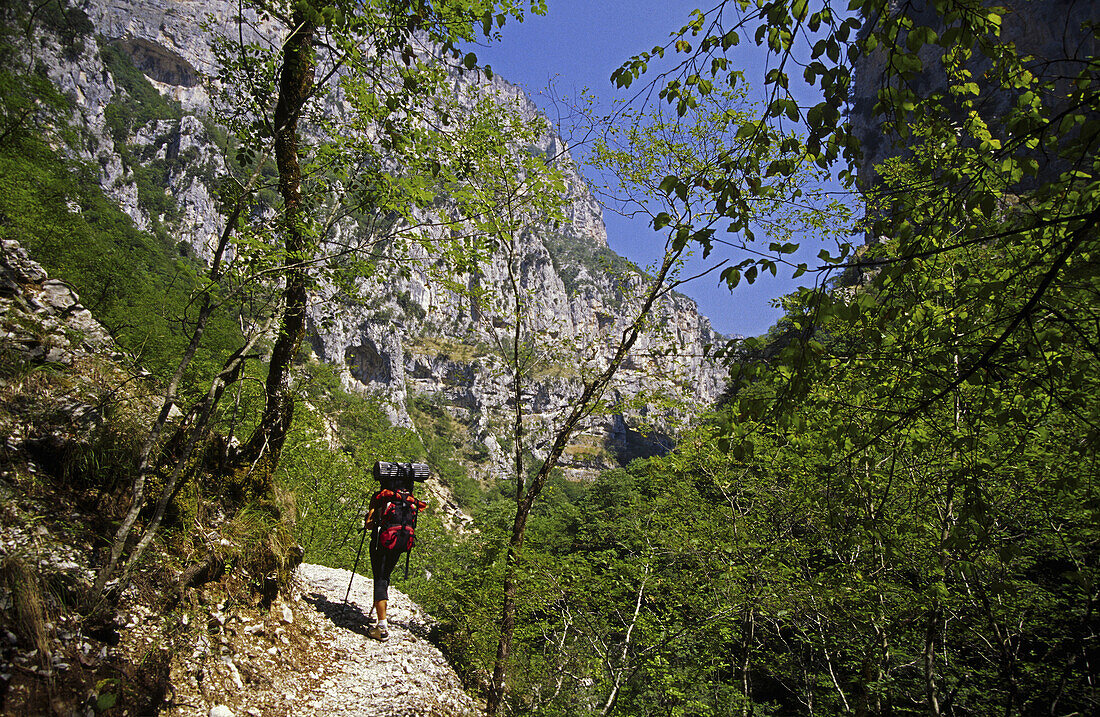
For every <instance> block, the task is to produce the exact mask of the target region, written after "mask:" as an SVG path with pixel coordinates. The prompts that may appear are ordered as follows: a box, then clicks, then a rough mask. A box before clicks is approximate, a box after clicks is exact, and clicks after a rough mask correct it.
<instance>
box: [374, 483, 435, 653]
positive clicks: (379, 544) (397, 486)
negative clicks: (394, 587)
mask: <svg viewBox="0 0 1100 717" xmlns="http://www.w3.org/2000/svg"><path fill="white" fill-rule="evenodd" d="M374 477H375V478H377V479H378V480H379V481H380V482H381V484H382V486H381V488H380V489H379V491H378V492H377V493H375V494H374V496H372V497H371V499H370V505H369V506H368V509H367V517H366V520H365V521H364V525H363V527H364V528H365V529H366V530H369V531H371V541H370V568H371V575H372V576H373V578H374V613H375V617H376V618H377V621H376V622H375V623H374V625H373V626H372V627H371V628H370V629H369V630H367V636H368V637H372V638H374V639H375V640H380V641H382V642H385V641H386V640H388V639H389V637H390V633H389V622H388V621H387V620H386V603H387V601H388V600H389V588H390V574H391V573H393V569H394V568H395V567H397V563H398V561H399V560H400V559H401V554H402V553H405V577H406V578H407V577H408V576H409V563H408V554H409V551H411V550H412V547H413V542H414V540H415V535H416V517H417V515H418V514H419V513H420V511H422V510H424V508H426V507H427V503H424V502H423V501H419V500H417V499H416V498H415V497H413V494H412V487H413V482H414V481H422V480H425V479H427V477H428V467H427V466H426V465H424V464H422V463H406V464H400V463H381V462H379V463H375V464H374Z"/></svg>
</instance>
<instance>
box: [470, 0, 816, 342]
mask: <svg viewBox="0 0 1100 717" xmlns="http://www.w3.org/2000/svg"><path fill="white" fill-rule="evenodd" d="M547 4H548V12H547V14H546V15H545V16H541V17H540V16H537V15H528V17H527V18H526V20H525V22H523V23H509V24H507V25H505V27H504V28H503V30H502V34H503V38H502V40H501V42H499V43H496V44H494V45H491V46H488V47H478V48H475V50H476V52H477V55H478V59H479V60H480V61H481V62H482V63H487V64H489V65H490V66H491V67H492V68H493V70H494V72H496V73H497V74H499V75H500V76H502V77H503V78H505V79H506V80H509V81H510V82H513V83H515V84H518V85H520V86H522V87H523V88H524V89H526V90H527V92H528V94H530V95H531V96H532V97H533V98H534V100H535V102H536V103H538V104H539V105H540V106H542V107H543V108H544V109H547V108H548V107H549V100H548V97H547V95H545V94H540V92H541V91H543V90H545V89H546V88H547V86H548V85H550V84H551V83H553V85H554V88H555V94H558V95H563V96H568V97H575V96H577V95H578V94H579V92H580V90H581V89H583V88H588V90H589V91H590V92H591V93H592V94H594V95H596V96H597V97H599V98H601V100H604V101H607V102H610V101H611V100H613V99H615V98H616V97H623V96H624V93H622V92H621V91H617V90H616V89H615V88H614V86H613V85H612V83H611V81H610V79H609V78H610V75H611V73H612V72H613V71H614V70H615V69H616V68H618V67H619V66H620V65H621V64H622V63H623V62H624V61H625V60H627V59H629V58H630V57H632V56H633V55H636V54H638V53H639V52H642V51H645V50H649V49H651V48H652V47H653V46H654V45H663V44H664V43H665V42H666V41H667V40H668V37H669V33H670V32H672V31H674V30H677V29H679V28H680V27H682V26H683V25H684V24H685V23H686V22H687V21H688V20H689V17H690V14H691V11H692V9H693V8H695V7H702V8H703V9H710V8H711V7H712V5H709V4H708V5H703V6H700V5H698V4H697V3H695V2H682V1H680V0H668V1H665V2H659V1H656V0H548V3H547ZM734 51H735V52H736V53H737V54H732V53H731V59H732V61H733V63H732V64H733V65H734V66H737V67H740V68H741V69H742V70H744V72H745V75H746V77H747V78H748V80H749V82H750V84H753V85H755V86H759V85H760V84H762V83H761V80H760V79H759V78H762V76H763V69H762V68H763V65H762V63H763V53H762V52H761V51H760V50H759V48H757V47H756V46H755V45H752V44H751V43H748V44H745V45H742V46H740V47H737V48H734ZM754 78H755V81H754ZM548 114H549V115H550V117H551V119H552V120H553V118H554V114H553V113H552V112H549V111H548ZM604 218H605V221H606V222H607V225H608V226H607V231H608V241H609V243H610V244H611V248H612V249H614V250H615V251H616V252H618V253H619V254H622V255H623V256H626V257H627V258H629V259H630V260H632V261H634V262H635V263H637V264H640V265H643V266H645V265H648V264H650V263H651V262H652V261H654V260H655V259H656V258H658V257H659V256H660V251H661V247H662V245H663V239H661V238H660V237H658V236H657V235H656V234H655V232H653V230H652V229H651V228H649V227H648V226H647V225H646V224H645V223H644V222H640V221H635V222H632V221H630V220H627V219H624V218H622V217H619V216H617V215H615V214H614V213H612V212H610V211H605V213H604ZM817 251H818V248H817V247H809V246H807V247H805V251H804V252H803V253H804V254H807V255H808V256H811V257H812V256H816V254H817ZM803 281H805V279H803ZM798 283H800V282H798V281H792V280H790V278H789V272H788V274H787V275H786V276H784V274H783V272H780V273H779V276H778V277H776V278H773V277H771V276H770V275H767V276H765V277H763V278H761V279H758V280H757V282H756V283H755V284H753V285H747V284H745V283H742V284H741V285H739V286H738V287H737V288H736V289H735V290H734V291H733V292H730V290H729V289H728V288H726V287H725V285H719V284H718V279H717V273H715V274H714V275H712V276H707V277H704V278H702V279H698V280H696V281H694V282H692V283H690V284H687V285H686V286H684V287H682V288H681V291H683V293H685V294H687V295H688V296H691V297H692V298H693V299H695V300H696V301H697V302H698V303H699V306H700V309H701V311H702V313H703V314H704V315H706V316H707V317H709V318H710V320H711V322H712V323H713V325H714V327H715V328H716V329H717V330H718V331H720V332H722V333H724V334H727V335H728V334H743V335H747V336H753V335H758V334H762V333H764V332H765V331H767V329H768V327H769V326H771V325H772V324H773V323H774V322H775V321H776V319H778V318H779V317H780V315H781V312H780V311H779V310H778V309H775V308H773V307H772V306H771V305H770V303H771V301H772V299H774V298H775V297H778V296H782V295H784V294H787V293H789V292H790V291H792V290H793V289H794V288H795V287H796V286H797V285H798Z"/></svg>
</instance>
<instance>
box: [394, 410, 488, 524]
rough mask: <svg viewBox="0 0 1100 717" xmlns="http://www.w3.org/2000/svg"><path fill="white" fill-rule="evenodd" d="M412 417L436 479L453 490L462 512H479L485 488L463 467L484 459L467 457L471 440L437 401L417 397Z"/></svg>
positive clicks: (472, 456)
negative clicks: (473, 510)
mask: <svg viewBox="0 0 1100 717" xmlns="http://www.w3.org/2000/svg"><path fill="white" fill-rule="evenodd" d="M409 416H410V417H411V418H412V419H413V423H414V424H416V429H417V431H418V433H419V434H420V436H421V439H422V440H423V443H424V451H425V457H426V458H427V461H428V465H430V466H431V467H432V470H433V471H434V474H435V475H436V477H437V478H438V479H439V481H440V482H441V483H443V485H445V486H447V487H448V488H450V490H451V492H452V493H453V494H454V496H455V500H457V501H458V504H459V505H460V506H462V508H463V509H465V510H472V509H474V508H476V507H477V506H478V505H479V504H480V503H481V501H482V497H483V496H482V488H481V486H480V485H479V484H478V482H477V480H476V479H474V478H473V477H472V476H471V475H470V473H469V471H468V470H467V469H466V467H465V465H463V463H464V462H466V461H473V460H478V459H484V457H485V456H484V455H471V454H469V453H468V451H469V450H471V446H470V440H469V436H468V435H467V433H466V431H465V430H464V429H463V428H462V426H461V425H460V424H459V423H458V421H456V420H455V419H454V417H453V416H452V415H451V414H450V413H449V412H448V411H447V408H446V407H445V406H444V405H443V403H442V402H441V400H440V399H439V398H438V397H433V396H428V395H423V394H421V395H417V396H414V397H413V398H412V401H411V405H410V406H409Z"/></svg>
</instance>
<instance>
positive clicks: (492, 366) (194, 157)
mask: <svg viewBox="0 0 1100 717" xmlns="http://www.w3.org/2000/svg"><path fill="white" fill-rule="evenodd" d="M74 4H75V5H78V6H79V7H80V8H81V9H82V10H83V12H84V13H86V15H87V18H88V19H89V20H90V21H91V25H92V26H93V27H94V31H93V32H92V33H91V34H90V36H88V37H87V38H85V40H84V42H83V43H82V45H81V46H73V45H69V46H63V45H64V43H63V42H61V41H59V40H58V38H57V37H53V36H44V37H42V38H40V42H39V43H38V44H37V46H36V47H35V49H34V50H33V51H34V52H35V53H36V54H38V55H39V56H40V57H39V59H41V60H42V61H43V62H44V63H45V65H46V66H47V67H48V72H49V75H50V78H51V79H52V80H53V81H54V82H55V84H56V85H57V86H58V87H60V88H61V89H62V91H64V92H66V93H68V94H69V95H70V96H71V97H72V98H73V99H74V101H75V107H76V115H77V116H76V117H75V118H74V119H75V121H76V123H77V124H78V125H79V126H80V127H82V132H83V134H84V135H85V140H84V142H83V143H82V146H81V149H80V154H81V156H80V157H79V159H82V160H84V161H87V162H89V163H92V164H94V165H95V166H96V167H97V168H98V170H99V177H100V183H101V185H102V187H103V190H104V191H105V192H106V193H107V194H108V195H109V196H111V197H112V198H113V199H114V200H115V201H117V203H118V204H119V206H120V207H121V208H122V209H123V211H125V212H126V213H127V214H128V215H129V216H130V217H131V218H132V219H133V220H134V222H135V223H136V224H137V225H138V226H139V227H142V228H144V229H148V230H150V231H154V232H160V233H163V234H166V235H167V236H169V237H171V239H173V240H175V241H176V242H178V246H179V248H180V250H181V252H186V253H191V254H193V255H195V256H197V257H199V258H204V259H205V258H209V256H210V254H211V247H212V245H213V242H214V241H215V239H216V237H217V236H218V235H219V234H220V232H221V230H222V228H223V227H224V218H223V217H222V215H221V214H219V212H218V209H217V202H216V200H215V195H214V191H213V186H214V181H215V178H216V177H217V176H218V175H219V173H220V172H221V171H222V170H223V169H224V166H225V165H224V158H223V157H224V153H223V150H222V149H219V146H224V144H223V145H219V142H218V141H217V134H218V131H219V130H218V127H217V126H216V123H214V122H213V121H212V120H211V119H210V118H209V113H210V108H211V102H210V96H209V94H208V92H207V86H206V85H205V84H204V81H205V80H206V79H207V78H208V77H209V76H210V75H211V74H212V73H213V71H214V68H215V65H214V56H213V54H212V51H211V48H210V46H209V38H210V32H209V31H210V27H211V26H212V27H214V28H215V29H217V28H218V27H219V25H220V26H222V27H225V26H226V24H227V23H230V22H231V18H232V16H233V13H234V8H236V3H228V2H224V0H181V1H178V2H167V1H166V0H96V1H93V2H85V3H83V4H82V5H80V4H79V3H74ZM254 32H255V33H257V37H258V38H261V39H266V40H268V41H274V42H277V41H278V40H279V38H278V37H266V38H265V37H263V35H264V32H265V30H264V28H263V27H262V26H260V27H258V28H257V29H254ZM111 53H114V55H115V56H116V57H124V58H125V59H126V60H127V61H128V62H130V63H132V65H133V67H134V68H136V69H137V70H138V71H140V73H142V75H143V76H144V79H145V80H147V81H148V82H149V83H151V84H152V86H153V87H155V88H156V90H157V91H158V92H159V93H160V94H161V95H162V96H163V97H166V98H169V99H171V100H173V101H176V102H178V103H179V113H178V116H170V117H154V118H143V117H142V116H141V113H140V112H138V111H131V110H132V108H130V109H127V110H126V112H127V114H126V116H127V117H128V118H129V119H130V126H126V125H121V126H120V123H119V120H118V117H119V115H120V107H121V106H123V105H125V104H126V103H132V102H133V96H132V94H130V95H128V94H127V92H126V88H124V87H122V84H123V82H122V79H121V75H120V73H119V71H118V70H117V68H116V69H113V68H112V66H111V65H110V63H109V62H108V58H109V56H110V55H111ZM453 82H454V88H455V91H456V93H460V94H464V95H467V96H475V97H476V96H484V95H486V94H487V95H491V96H494V97H496V98H498V100H499V101H500V102H502V103H507V104H509V105H511V106H513V107H517V108H519V111H520V112H521V114H523V115H524V116H526V117H531V116H534V115H535V114H537V112H538V110H537V108H536V107H535V106H534V104H533V103H532V102H531V101H530V100H529V99H528V98H527V97H526V96H524V95H523V94H522V92H520V91H519V90H518V89H517V88H515V87H514V86H512V85H510V84H508V83H507V82H505V81H503V80H501V79H499V78H494V79H492V80H486V79H484V78H479V79H474V78H473V77H472V75H466V76H463V77H455V78H454V80H453ZM470 87H475V88H476V91H475V92H474V93H473V95H469V93H468V92H465V90H469V89H470ZM326 101H327V102H329V103H330V104H331V107H332V111H333V112H334V113H338V112H339V111H340V101H339V98H332V99H330V100H326ZM326 106H327V105H326ZM223 142H224V140H223ZM526 151H535V152H538V153H541V154H543V155H545V156H546V157H548V158H550V157H555V158H557V159H556V161H558V162H559V163H560V166H561V167H562V168H563V171H564V172H565V176H566V184H567V187H568V189H567V192H568V201H567V204H566V207H565V221H564V222H563V223H561V224H560V225H559V226H557V227H553V226H550V225H547V226H545V227H542V228H538V229H536V230H533V231H528V232H525V233H524V235H523V236H522V238H521V240H520V247H519V255H520V261H519V262H518V266H519V270H520V276H519V283H520V285H521V286H522V287H523V289H524V290H525V291H526V292H527V294H528V296H530V297H531V311H530V313H531V315H532V316H533V317H534V318H533V320H532V323H533V329H534V330H535V331H536V332H537V333H538V334H539V335H541V336H542V337H543V339H542V340H543V341H544V342H547V343H548V344H552V345H554V346H558V347H563V348H564V347H574V348H575V350H574V352H573V353H570V352H569V351H565V350H563V351H561V352H560V355H559V356H558V358H556V359H554V360H551V361H550V362H549V363H548V364H547V365H544V366H543V367H542V368H541V369H540V370H538V371H537V372H536V373H535V378H534V380H533V381H532V382H531V383H530V384H529V385H528V387H527V390H526V391H525V393H524V396H523V400H524V401H525V402H526V403H527V409H528V411H529V414H530V425H529V427H528V431H529V432H531V433H533V434H534V454H535V457H540V449H541V448H542V447H545V446H546V441H547V438H548V436H549V430H550V428H551V426H552V425H553V424H554V422H555V420H556V419H557V418H558V417H560V416H561V415H562V413H563V411H564V410H565V408H566V406H567V405H568V402H569V399H570V397H571V396H572V395H573V394H574V393H576V392H577V390H578V387H579V384H580V380H579V379H580V377H581V376H582V375H583V374H584V373H585V372H586V371H591V370H596V369H598V368H599V367H601V366H603V365H606V362H607V360H608V359H609V357H610V352H611V349H612V347H613V345H614V343H615V342H616V340H617V339H618V337H619V336H620V335H621V334H622V331H623V329H624V328H625V326H626V325H627V323H628V322H629V321H630V318H631V316H632V314H633V313H636V311H637V307H638V305H639V304H638V298H637V297H636V296H635V293H636V290H637V289H638V287H639V286H640V285H641V284H642V283H643V281H644V278H643V274H642V273H640V272H639V271H638V270H637V269H636V268H634V267H632V266H630V265H629V264H628V263H627V262H625V261H624V260H623V259H621V258H620V257H617V256H616V255H615V254H614V253H613V252H611V250H610V249H609V248H608V245H607V236H606V230H605V227H604V224H603V220H602V215H601V209H600V206H599V204H598V203H597V201H596V200H595V198H594V196H593V195H592V193H591V192H590V190H589V188H588V185H587V183H586V181H585V180H584V178H583V176H582V175H581V173H580V171H579V169H578V168H577V166H576V165H575V163H574V162H573V160H572V159H571V158H570V157H569V155H568V151H567V148H566V147H565V146H564V144H563V143H562V140H561V139H560V138H559V137H557V136H556V135H554V134H553V133H552V132H547V133H545V134H544V135H543V136H542V137H540V138H539V140H538V141H537V142H536V143H535V146H534V147H528V148H526ZM141 166H153V167H157V168H158V172H157V174H156V176H157V179H156V181H154V182H153V183H152V185H150V180H149V173H148V172H145V173H142V172H140V171H139V167H141ZM161 194H163V195H164V196H163V197H162V196H161ZM151 198H152V200H151ZM153 200H155V201H153ZM421 258H422V260H423V261H424V265H425V266H428V265H430V264H431V262H432V257H431V256H428V255H427V254H425V255H424V256H422V257H421ZM612 267H614V269H615V270H611V269H612ZM506 269H507V267H506V265H505V263H504V260H503V258H502V257H499V256H498V257H492V258H490V259H489V260H488V261H487V262H484V263H483V264H482V265H481V266H480V267H479V269H478V272H477V277H476V278H473V279H471V278H470V277H466V280H468V281H472V280H476V281H479V282H484V283H488V284H491V283H493V282H499V281H501V280H502V277H504V276H505V274H506ZM624 272H625V273H624ZM359 288H360V289H361V291H362V293H363V295H364V296H366V297H367V298H366V300H364V301H345V300H342V296H341V295H340V293H339V292H338V291H337V290H336V289H335V288H331V287H330V288H326V287H324V286H322V287H321V289H320V290H319V291H318V295H317V300H316V301H315V302H314V303H313V305H312V306H311V309H310V316H309V324H310V331H311V336H310V338H309V341H310V343H311V345H312V347H313V349H314V351H315V353H316V356H317V357H318V358H319V359H321V360H323V361H326V362H329V363H331V364H333V365H334V366H336V367H337V368H338V371H339V372H340V375H341V376H342V380H343V382H344V384H345V386H346V387H347V388H349V389H352V390H355V391H360V392H363V393H367V394H370V395H373V396H377V397H380V398H381V399H383V401H384V402H385V404H386V406H387V411H388V413H389V415H390V418H391V420H392V421H393V422H395V423H397V424H400V425H406V426H410V427H412V426H414V425H415V422H414V418H415V417H416V416H417V415H423V410H418V409H417V406H420V407H421V408H423V407H424V406H431V407H435V408H441V409H442V410H444V411H445V412H447V413H448V414H449V415H451V416H452V417H453V418H454V419H456V420H457V422H458V424H459V425H460V426H461V432H462V433H464V434H465V436H464V440H465V442H466V444H467V456H468V457H469V459H470V460H469V461H468V467H470V468H471V469H473V470H474V471H475V472H476V473H477V474H479V475H481V476H482V477H488V476H493V475H505V474H506V473H507V470H506V465H507V461H508V458H507V456H508V454H509V452H510V450H509V448H508V447H507V440H508V438H507V434H508V428H507V426H508V423H507V414H508V413H509V412H510V411H511V408H510V406H509V404H508V399H507V397H508V395H509V393H510V389H509V386H508V375H507V370H506V368H507V367H506V363H505V360H504V359H503V357H501V356H500V355H499V352H498V351H496V350H495V349H494V347H493V344H494V336H495V332H496V331H497V330H498V329H499V328H500V326H499V325H494V321H496V322H497V323H499V319H496V320H494V318H493V317H491V316H487V315H485V314H484V313H482V312H479V311H478V307H477V306H476V305H475V304H474V303H473V302H471V300H470V299H469V298H468V297H465V296H464V295H460V294H457V293H455V292H453V291H450V290H449V289H448V288H447V287H446V286H444V285H442V284H440V283H439V282H438V281H435V280H433V279H432V274H431V272H430V271H427V270H424V271H417V270H413V271H412V272H410V273H409V274H408V275H405V276H396V277H387V278H386V280H384V281H383V280H362V281H361V282H360V287H359ZM653 318H654V322H653V324H654V326H656V327H658V328H659V330H657V331H654V332H652V333H650V334H648V335H646V336H644V337H643V338H642V339H640V340H639V341H638V343H637V344H636V345H635V347H634V349H633V351H632V353H631V355H630V357H629V358H628V359H627V361H626V363H625V364H624V367H623V370H622V371H621V372H620V375H619V377H618V379H617V380H616V382H615V383H614V385H613V387H612V389H611V391H610V395H609V396H608V397H607V399H608V403H609V404H610V405H611V408H610V409H609V410H608V411H606V412H605V414H604V415H599V416H594V417H593V418H591V419H590V420H589V421H588V422H587V423H586V424H585V425H584V426H583V428H582V430H581V432H580V435H579V436H578V437H577V438H576V439H575V441H574V445H573V446H571V447H570V449H569V450H568V451H567V453H566V459H565V460H566V464H565V469H566V473H567V475H571V476H573V477H586V476H591V475H593V474H594V471H596V470H600V469H605V468H608V467H611V466H613V465H615V464H616V463H617V462H620V463H621V462H624V461H626V460H629V459H630V458H632V457H636V456H642V455H650V454H654V453H658V452H661V451H663V450H667V449H668V447H669V446H670V445H671V443H670V442H671V440H672V439H671V438H670V437H669V436H670V435H671V434H672V432H673V429H674V426H675V424H676V422H677V420H679V419H680V418H683V417H684V416H685V415H686V413H685V409H684V408H683V406H692V407H695V408H698V407H705V406H707V405H709V404H710V403H712V402H713V400H714V399H715V398H716V397H717V396H718V395H719V394H720V392H721V390H722V388H723V385H724V372H723V371H722V370H721V369H719V368H718V367H717V366H716V365H715V364H713V363H711V362H710V361H709V360H707V359H705V358H704V353H705V347H706V346H707V345H709V344H712V343H714V342H715V341H716V340H718V339H719V338H720V337H718V336H716V334H715V333H714V332H713V330H712V329H711V327H710V323H709V321H708V320H707V319H706V318H705V317H703V316H701V315H700V314H699V312H698V310H697V307H696V305H695V303H694V302H693V301H691V300H690V299H688V298H687V297H684V296H682V295H678V294H674V293H670V294H667V295H666V296H665V297H664V298H663V299H662V300H661V301H660V303H659V304H658V306H657V307H656V308H655V309H654V311H653ZM666 398H667V399H672V401H671V402H664V401H663V400H662V399H666ZM627 404H630V405H629V407H628V406H627ZM670 406H673V407H670ZM675 406H678V407H675Z"/></svg>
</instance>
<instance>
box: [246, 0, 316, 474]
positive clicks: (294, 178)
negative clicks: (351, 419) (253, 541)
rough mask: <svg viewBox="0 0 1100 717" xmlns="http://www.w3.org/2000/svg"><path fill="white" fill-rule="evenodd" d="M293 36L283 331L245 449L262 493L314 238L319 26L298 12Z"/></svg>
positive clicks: (284, 81)
mask: <svg viewBox="0 0 1100 717" xmlns="http://www.w3.org/2000/svg"><path fill="white" fill-rule="evenodd" d="M292 23H293V28H292V30H291V34H290V37H288V38H287V40H286V43H285V44H284V45H283V66H282V72H281V74H280V77H279V98H278V101H277V103H276V105H275V117H274V120H275V122H274V127H275V162H276V165H277V166H278V169H279V192H280V194H282V198H283V232H284V248H285V251H286V256H285V258H284V259H283V274H284V278H285V281H286V286H285V288H284V290H283V315H282V320H281V321H280V325H279V334H278V336H277V338H276V339H275V345H274V347H273V348H272V351H271V361H270V364H269V369H268V375H267V382H266V384H265V388H264V412H263V416H262V417H261V419H260V424H259V425H258V426H257V427H256V430H255V431H254V432H253V433H252V436H251V438H249V440H248V443H247V444H246V445H245V447H244V450H243V451H242V459H243V462H247V463H250V464H252V465H256V464H257V463H258V462H259V461H260V459H264V463H263V465H261V466H260V468H259V472H258V474H257V475H256V476H255V477H254V478H253V479H252V480H251V484H252V485H254V486H257V487H258V488H259V490H260V492H265V491H266V489H267V488H268V487H269V483H270V479H271V476H272V475H274V472H275V466H276V464H277V463H278V460H279V454H280V453H281V452H282V447H283V443H284V441H285V440H286V436H287V433H288V432H289V430H290V423H291V420H292V418H293V414H294V396H293V394H292V392H291V370H290V369H291V364H292V363H293V361H294V357H295V356H296V355H297V354H298V349H299V348H300V347H301V344H302V338H303V337H304V336H305V329H306V300H307V298H308V290H307V286H306V285H307V282H308V279H309V277H308V272H307V271H306V264H307V262H308V261H309V260H310V258H311V249H312V247H313V244H314V242H313V240H312V239H311V237H310V236H309V232H308V231H307V230H306V226H305V217H304V207H303V204H302V168H301V164H300V163H299V160H298V118H299V115H300V113H301V109H302V106H303V105H304V104H305V102H306V100H307V99H308V98H309V95H310V94H311V93H312V91H313V86H314V63H313V38H314V34H315V32H316V26H315V25H314V24H313V23H312V22H311V21H309V20H308V19H307V18H306V17H305V15H304V14H303V13H302V12H300V11H295V12H294V16H293V20H292Z"/></svg>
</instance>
